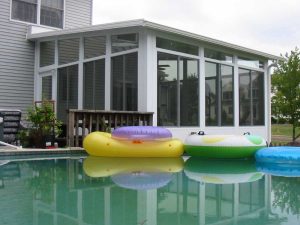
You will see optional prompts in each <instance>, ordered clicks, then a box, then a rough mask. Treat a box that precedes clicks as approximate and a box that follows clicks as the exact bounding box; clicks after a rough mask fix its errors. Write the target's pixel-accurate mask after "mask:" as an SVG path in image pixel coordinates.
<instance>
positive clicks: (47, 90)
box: [42, 76, 52, 100]
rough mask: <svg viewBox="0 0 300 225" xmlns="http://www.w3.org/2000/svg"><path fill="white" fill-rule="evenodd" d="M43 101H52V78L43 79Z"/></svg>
mask: <svg viewBox="0 0 300 225" xmlns="http://www.w3.org/2000/svg"><path fill="white" fill-rule="evenodd" d="M42 99H43V100H51V99H52V76H46V77H42Z"/></svg>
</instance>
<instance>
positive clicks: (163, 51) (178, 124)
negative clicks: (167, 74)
mask: <svg viewBox="0 0 300 225" xmlns="http://www.w3.org/2000/svg"><path fill="white" fill-rule="evenodd" d="M156 49H157V52H156V54H157V63H156V65H157V67H158V66H159V64H158V63H159V57H158V55H159V54H169V55H173V56H175V57H176V59H177V60H176V61H177V62H176V64H177V71H176V77H177V80H176V89H177V92H176V101H177V102H176V103H177V105H176V109H177V112H176V114H177V115H176V117H177V121H176V124H175V125H168V127H174V128H180V127H198V126H200V116H199V115H200V93H199V90H198V99H197V100H198V106H197V110H198V118H197V125H181V108H180V107H181V90H180V83H181V80H180V69H181V66H180V61H181V59H189V60H195V61H196V62H197V76H198V79H197V81H198V85H197V86H198V88H199V84H200V60H199V58H198V57H196V56H195V55H188V54H186V53H180V54H179V52H175V51H172V50H166V49H161V48H156ZM156 76H157V75H156ZM157 92H158V90H157ZM158 97H159V96H158V93H157V98H158ZM156 107H157V108H158V100H157V106H156ZM159 126H165V125H163V124H160V125H159Z"/></svg>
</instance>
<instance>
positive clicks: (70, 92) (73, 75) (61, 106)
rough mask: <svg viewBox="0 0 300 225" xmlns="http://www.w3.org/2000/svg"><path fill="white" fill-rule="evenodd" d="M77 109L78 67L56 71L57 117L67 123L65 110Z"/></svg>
mask: <svg viewBox="0 0 300 225" xmlns="http://www.w3.org/2000/svg"><path fill="white" fill-rule="evenodd" d="M77 108H78V65H73V66H68V67H63V68H59V69H58V77H57V117H58V119H59V120H61V121H63V122H66V121H67V112H66V110H67V109H77Z"/></svg>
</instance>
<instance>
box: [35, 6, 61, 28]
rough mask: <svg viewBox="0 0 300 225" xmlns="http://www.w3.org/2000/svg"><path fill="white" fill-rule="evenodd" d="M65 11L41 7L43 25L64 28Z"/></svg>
mask: <svg viewBox="0 0 300 225" xmlns="http://www.w3.org/2000/svg"><path fill="white" fill-rule="evenodd" d="M63 14H64V11H63V10H60V9H54V8H49V7H44V6H42V7H41V21H40V23H41V25H46V26H50V27H57V28H63Z"/></svg>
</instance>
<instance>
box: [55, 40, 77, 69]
mask: <svg viewBox="0 0 300 225" xmlns="http://www.w3.org/2000/svg"><path fill="white" fill-rule="evenodd" d="M78 60H79V38H74V39H66V40H59V41H58V64H59V65H62V64H66V63H71V62H76V61H78Z"/></svg>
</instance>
